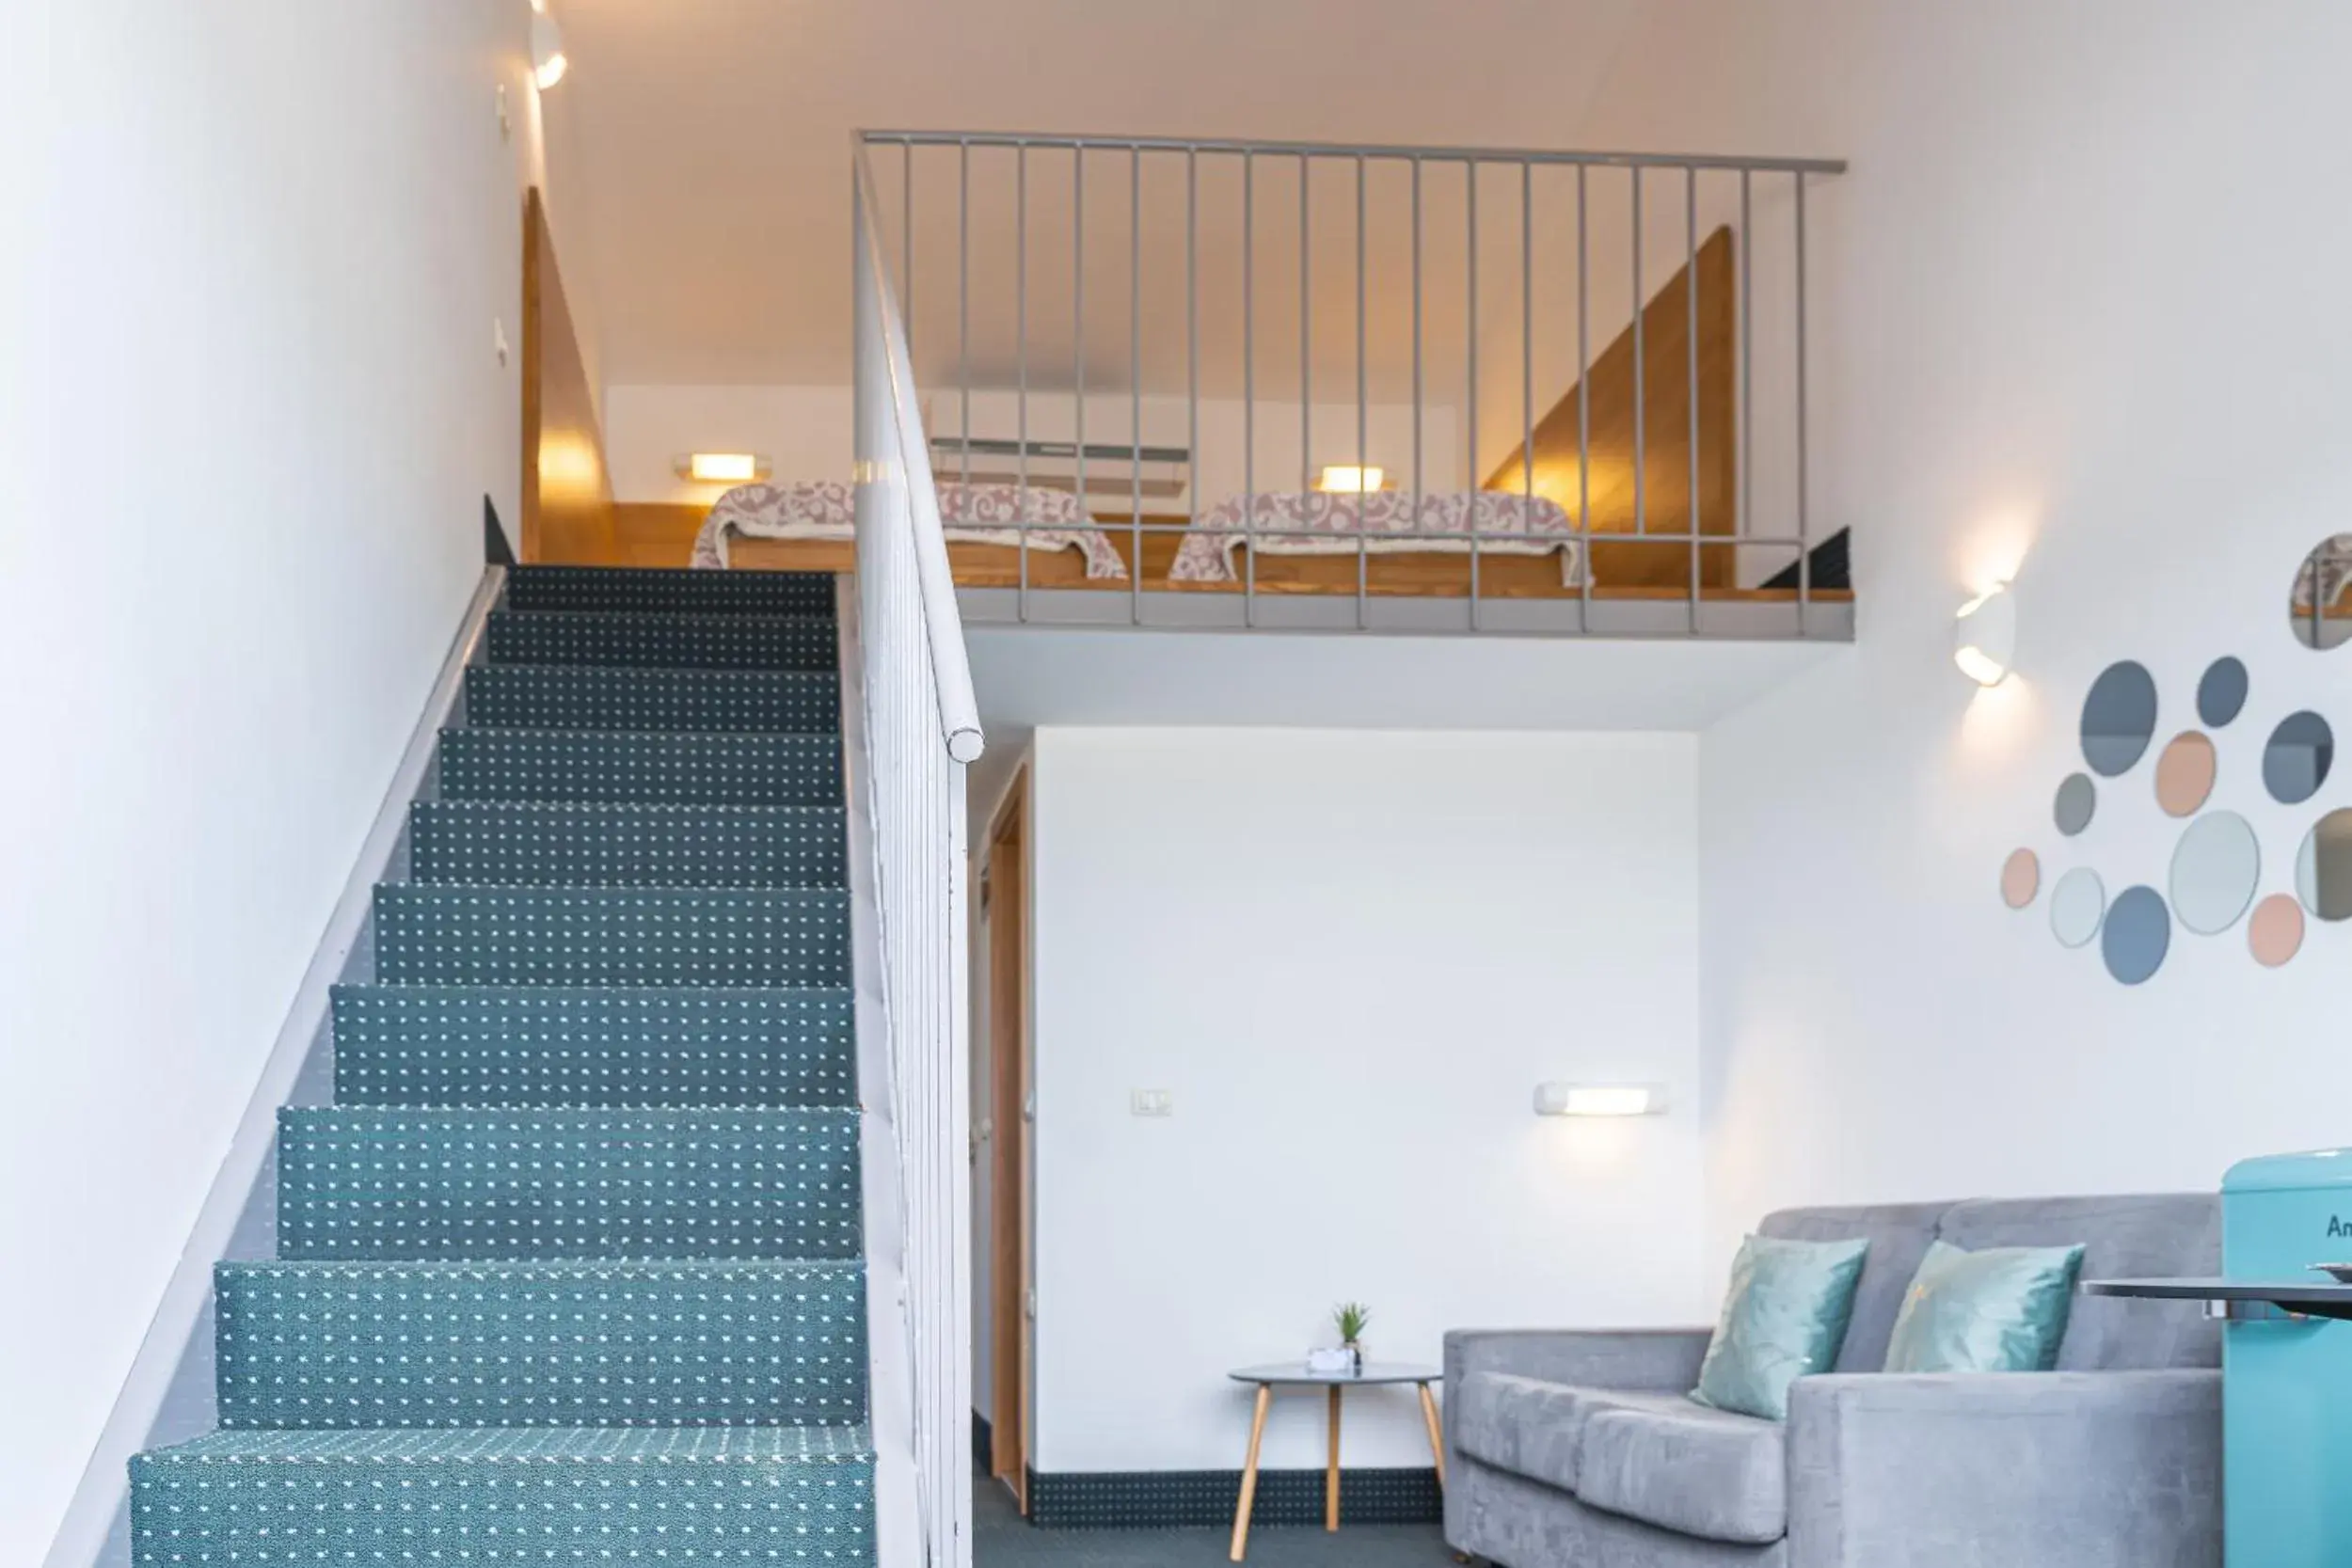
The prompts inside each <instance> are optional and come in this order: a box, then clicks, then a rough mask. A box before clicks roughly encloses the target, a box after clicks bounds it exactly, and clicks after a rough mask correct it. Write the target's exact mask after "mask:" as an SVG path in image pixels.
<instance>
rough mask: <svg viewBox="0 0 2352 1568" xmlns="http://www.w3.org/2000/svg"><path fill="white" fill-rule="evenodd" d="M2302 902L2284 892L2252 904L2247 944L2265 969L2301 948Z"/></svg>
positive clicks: (2272, 967)
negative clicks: (2251, 917)
mask: <svg viewBox="0 0 2352 1568" xmlns="http://www.w3.org/2000/svg"><path fill="white" fill-rule="evenodd" d="M2302 947H2303V906H2302V905H2300V904H2298V903H2296V901H2295V899H2294V897H2293V896H2292V895H2288V894H2284V893H2274V894H2272V895H2270V896H2269V897H2267V898H2265V899H2264V900H2263V901H2262V902H2261V903H2259V904H2257V905H2255V906H2254V918H2253V919H2251V920H2249V921H2248V922H2247V923H2246V948H2247V951H2248V952H2249V953H2251V954H2253V955H2254V961H2255V962H2256V963H2258V964H2260V965H2262V966H2263V967H2264V968H2265V969H2276V968H2278V967H2279V966H2280V964H2282V963H2284V962H2286V961H2287V960H2288V959H2289V958H2293V957H2295V955H2296V953H2298V952H2300V951H2301V950H2302Z"/></svg>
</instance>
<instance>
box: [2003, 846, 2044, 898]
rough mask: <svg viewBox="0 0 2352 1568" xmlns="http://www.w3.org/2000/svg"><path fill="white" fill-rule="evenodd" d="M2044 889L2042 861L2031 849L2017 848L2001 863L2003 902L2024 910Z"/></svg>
mask: <svg viewBox="0 0 2352 1568" xmlns="http://www.w3.org/2000/svg"><path fill="white" fill-rule="evenodd" d="M2041 891H2042V862H2041V861H2039V860H2037V859H2036V858H2035V857H2034V852H2033V851H2032V850H2030V849H2016V850H2012V851H2010V857H2009V859H2008V860H2007V861H2005V862H2003V863H2002V865H2001V902H2002V903H2004V904H2007V905H2008V906H2009V907H2010V909H2012V910H2022V909H2024V908H2025V907H2026V905H2028V904H2030V903H2032V902H2033V895H2035V894H2037V893H2040V892H2041Z"/></svg>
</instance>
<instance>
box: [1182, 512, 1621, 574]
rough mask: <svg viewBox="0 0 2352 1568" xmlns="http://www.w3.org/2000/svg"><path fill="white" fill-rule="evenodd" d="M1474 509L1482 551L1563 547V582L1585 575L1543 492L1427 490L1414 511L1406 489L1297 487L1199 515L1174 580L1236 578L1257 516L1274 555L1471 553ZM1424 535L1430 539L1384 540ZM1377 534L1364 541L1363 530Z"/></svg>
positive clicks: (1264, 545) (1560, 516)
mask: <svg viewBox="0 0 2352 1568" xmlns="http://www.w3.org/2000/svg"><path fill="white" fill-rule="evenodd" d="M1473 505H1474V506H1475V515H1476V519H1477V528H1476V531H1477V533H1478V535H1479V538H1478V550H1479V553H1480V554H1481V555H1549V554H1550V553H1551V552H1552V551H1554V550H1557V551H1559V552H1560V581H1561V583H1562V584H1563V585H1564V586H1565V587H1569V588H1573V587H1575V586H1576V585H1577V582H1578V580H1579V579H1578V575H1577V574H1578V571H1579V569H1580V568H1581V565H1582V563H1583V552H1582V550H1581V548H1580V547H1579V546H1578V542H1577V539H1576V525H1575V524H1574V523H1573V522H1571V521H1569V519H1568V515H1567V513H1566V512H1565V511H1564V510H1562V509H1561V507H1560V506H1559V505H1558V504H1557V503H1555V502H1552V501H1548V500H1546V499H1543V498H1542V497H1541V496H1534V497H1528V496H1517V495H1512V494H1510V493H1509V492H1507V491H1502V490H1479V491H1475V492H1470V491H1454V492H1453V493H1451V494H1443V495H1438V494H1432V495H1424V496H1422V498H1421V508H1420V512H1419V514H1418V515H1416V514H1415V512H1414V507H1413V497H1412V496H1411V494H1410V493H1408V492H1406V491H1402V490H1379V491H1375V492H1374V493H1373V494H1371V495H1369V496H1356V495H1349V494H1345V493H1342V494H1338V495H1327V494H1325V493H1323V492H1321V491H1304V492H1302V491H1290V492H1282V493H1277V494H1270V495H1258V496H1235V497H1233V498H1232V499H1229V500H1224V501H1220V502H1218V503H1217V504H1216V506H1215V507H1213V508H1211V509H1210V510H1209V511H1207V512H1204V513H1202V514H1201V515H1200V518H1199V519H1198V520H1197V521H1196V522H1195V523H1194V524H1193V527H1192V531H1191V532H1189V533H1187V534H1186V535H1185V536H1184V543H1183V544H1182V545H1181V546H1178V547H1177V550H1176V559H1175V561H1174V562H1173V563H1172V564H1171V565H1170V566H1169V568H1168V578H1169V579H1170V580H1172V581H1176V582H1232V581H1233V580H1234V579H1235V578H1237V577H1238V576H1239V574H1238V573H1237V572H1235V571H1234V569H1233V552H1234V551H1236V550H1238V549H1240V548H1241V547H1242V546H1243V545H1245V544H1248V543H1249V542H1250V541H1249V538H1248V533H1247V532H1246V530H1247V528H1248V525H1249V524H1250V523H1251V522H1252V521H1254V522H1255V524H1256V527H1257V531H1258V536H1257V540H1256V547H1257V548H1259V549H1261V550H1263V551H1264V552H1265V553H1266V554H1268V555H1354V554H1355V553H1356V550H1357V547H1358V546H1359V544H1360V545H1361V546H1362V547H1363V548H1364V549H1366V550H1369V551H1371V552H1373V553H1375V554H1405V553H1408V552H1411V551H1417V550H1443V551H1449V552H1452V553H1454V554H1465V555H1466V554H1468V553H1469V552H1470V538H1469V535H1470V532H1471V517H1472V515H1473V514H1472V508H1473ZM1406 532H1418V533H1420V534H1422V535H1425V536H1430V537H1422V538H1405V539H1399V538H1383V537H1379V536H1380V535H1383V534H1398V533H1406ZM1365 534H1369V535H1373V537H1370V538H1359V535H1365Z"/></svg>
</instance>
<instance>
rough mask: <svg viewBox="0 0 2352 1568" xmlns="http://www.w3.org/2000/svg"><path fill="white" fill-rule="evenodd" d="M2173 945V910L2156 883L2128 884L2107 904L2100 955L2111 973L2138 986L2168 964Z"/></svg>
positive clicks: (2101, 932)
mask: <svg viewBox="0 0 2352 1568" xmlns="http://www.w3.org/2000/svg"><path fill="white" fill-rule="evenodd" d="M2171 945H2172V913H2171V911H2169V910H2167V909H2166V908H2165V907H2164V895H2162V894H2160V893H2158V892H2157V891H2156V890H2155V889H2154V888H2152V887H2127V888H2125V889H2124V890H2123V891H2122V892H2121V893H2119V894H2117V895H2115V902H2114V903H2112V904H2110V905H2108V906H2107V918H2106V924H2105V925H2103V926H2101V927H2099V955H2100V957H2101V958H2105V959H2106V964H2107V973H2108V974H2112V975H2114V976H2115V977H2116V978H2117V979H2118V980H2121V981H2122V982H2123V984H2125V985H2127V986H2137V985H2138V984H2140V983H2141V982H2142V981H2144V980H2146V979H2147V978H2148V977H2149V976H2150V975H2152V974H2154V973H2155V972H2156V971H2157V970H2159V969H2161V968H2163V967H2164V955H2165V953H2166V951H2167V950H2168V949H2169V948H2170V947H2171Z"/></svg>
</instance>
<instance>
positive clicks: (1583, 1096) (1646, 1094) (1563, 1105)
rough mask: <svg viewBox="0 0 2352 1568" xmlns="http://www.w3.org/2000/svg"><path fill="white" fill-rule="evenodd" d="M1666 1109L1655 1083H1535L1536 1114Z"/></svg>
mask: <svg viewBox="0 0 2352 1568" xmlns="http://www.w3.org/2000/svg"><path fill="white" fill-rule="evenodd" d="M1665 1109H1666V1091H1665V1090H1664V1089H1662V1088H1661V1087H1660V1086H1659V1085H1656V1084H1538V1085H1535V1114H1536V1115H1537V1116H1539V1117H1654V1116H1660V1115H1662V1114H1663V1113H1664V1112H1665Z"/></svg>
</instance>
